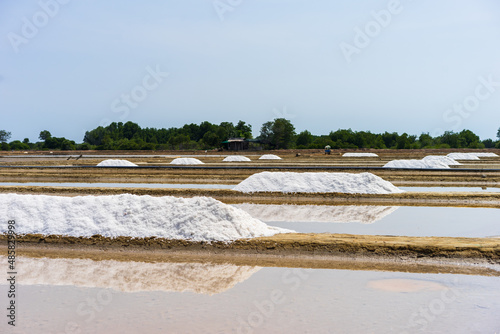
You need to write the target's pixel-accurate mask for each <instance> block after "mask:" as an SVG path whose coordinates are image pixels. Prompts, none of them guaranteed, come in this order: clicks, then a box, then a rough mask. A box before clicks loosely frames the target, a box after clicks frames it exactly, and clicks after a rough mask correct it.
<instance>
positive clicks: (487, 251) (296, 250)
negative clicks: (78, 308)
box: [0, 233, 500, 264]
mask: <svg viewBox="0 0 500 334" xmlns="http://www.w3.org/2000/svg"><path fill="white" fill-rule="evenodd" d="M16 241H17V243H18V244H19V245H18V248H19V249H21V248H22V247H23V244H59V245H66V246H70V247H74V246H82V245H83V246H93V247H97V248H101V249H106V248H114V249H125V248H126V249H147V250H174V251H175V250H177V251H178V250H183V251H202V252H207V253H214V254H217V253H232V252H235V253H239V254H246V255H252V254H254V255H255V254H271V255H282V256H290V255H291V256H300V255H319V256H325V255H337V256H342V255H349V256H362V257H368V258H377V257H378V258H387V257H407V258H428V259H440V260H453V259H467V260H473V261H478V262H482V263H490V264H500V239H498V238H453V237H406V236H403V237H399V236H377V235H375V236H373V235H351V234H328V233H321V234H314V233H308V234H304V233H287V234H277V235H274V236H272V237H261V238H253V239H239V240H235V241H233V242H228V243H226V242H197V241H187V240H170V239H165V238H156V237H146V238H132V237H116V238H111V237H104V236H101V235H94V236H92V237H70V236H61V235H41V234H26V235H21V236H17V238H16ZM6 243H7V236H6V235H5V234H3V235H0V244H1V245H6Z"/></svg>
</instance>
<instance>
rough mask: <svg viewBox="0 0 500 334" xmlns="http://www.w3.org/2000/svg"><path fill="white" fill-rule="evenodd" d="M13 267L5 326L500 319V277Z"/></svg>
mask: <svg viewBox="0 0 500 334" xmlns="http://www.w3.org/2000/svg"><path fill="white" fill-rule="evenodd" d="M1 258H2V259H5V257H4V256H3V257H1ZM44 266H46V267H47V270H43V269H42V268H43V267H44ZM125 268H130V271H128V270H126V269H125ZM204 268H205V269H207V270H202V269H204ZM49 269H50V270H49ZM79 270H81V271H82V273H88V274H86V275H75V272H77V271H79ZM32 271H33V272H32ZM19 272H20V273H24V275H21V274H20V275H19V285H18V289H19V291H21V293H20V294H19V297H18V303H19V305H22V316H23V321H20V322H19V323H18V324H17V326H16V327H15V328H14V329H11V328H9V329H7V323H6V322H1V323H0V331H2V332H6V331H7V330H8V332H12V333H25V332H29V333H68V332H70V333H118V332H120V333H129V332H160V331H161V332H169V333H185V332H189V333H251V332H254V333H272V332H280V333H283V332H286V333H297V332H301V333H302V332H303V333H331V332H335V333H338V332H341V333H363V332H369V333H387V332H396V333H417V332H433V333H449V332H453V333H495V332H496V331H497V330H498V328H499V326H500V320H499V319H498V317H497V316H496V315H497V314H498V313H499V312H500V290H499V289H498V277H488V276H474V275H458V274H446V273H441V274H425V273H423V274H418V273H406V272H384V271H363V270H337V269H302V268H274V267H265V268H259V267H248V266H243V267H239V266H235V265H229V264H224V265H216V264H201V263H172V264H169V263H165V264H164V263H150V264H147V263H135V262H121V263H119V262H118V261H93V260H85V259H44V258H33V259H30V258H24V257H20V258H19ZM100 273H102V274H104V275H105V276H104V277H100V276H99V274H100ZM37 274H39V275H37ZM129 275H130V276H129ZM127 277H130V278H131V279H132V281H128V280H126V278H127ZM160 277H164V278H165V279H163V280H161V279H160ZM132 282H137V283H136V284H132ZM6 293H7V285H6V283H4V282H2V283H0V294H2V295H6ZM360 314H362V315H363V316H362V317H360Z"/></svg>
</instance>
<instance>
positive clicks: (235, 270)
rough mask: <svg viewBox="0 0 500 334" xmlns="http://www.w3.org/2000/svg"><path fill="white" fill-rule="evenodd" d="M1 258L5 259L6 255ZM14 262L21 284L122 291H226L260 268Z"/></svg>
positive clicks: (23, 259) (77, 261)
mask: <svg viewBox="0 0 500 334" xmlns="http://www.w3.org/2000/svg"><path fill="white" fill-rule="evenodd" d="M0 259H1V260H2V261H7V259H6V257H5V256H0ZM17 265H18V267H19V268H20V274H19V276H18V277H19V281H18V283H19V284H23V285H36V284H43V285H73V286H78V287H92V288H105V289H108V288H109V289H113V290H117V291H123V292H140V291H178V292H184V291H191V292H196V293H204V294H209V295H213V294H216V293H221V292H224V291H227V290H229V289H231V288H232V287H234V286H235V285H236V284H237V283H240V282H243V281H245V280H247V279H248V278H250V277H251V276H252V275H253V274H254V273H256V272H257V271H259V270H260V269H261V268H259V267H250V266H241V267H240V266H236V265H232V264H212V263H161V262H160V263H144V262H122V261H114V260H104V261H93V260H89V259H48V258H41V259H40V258H29V257H18V258H17ZM23 269H24V270H23ZM21 270H22V272H21Z"/></svg>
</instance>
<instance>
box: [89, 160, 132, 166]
mask: <svg viewBox="0 0 500 334" xmlns="http://www.w3.org/2000/svg"><path fill="white" fill-rule="evenodd" d="M97 167H137V165H136V164H134V163H132V162H130V161H128V160H116V159H108V160H104V161H101V162H99V163H98V164H97Z"/></svg>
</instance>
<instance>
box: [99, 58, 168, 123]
mask: <svg viewBox="0 0 500 334" xmlns="http://www.w3.org/2000/svg"><path fill="white" fill-rule="evenodd" d="M145 70H146V75H144V77H143V78H142V81H141V83H140V84H138V85H135V86H134V87H132V89H131V90H130V91H129V92H127V93H122V94H121V95H120V96H119V97H117V98H116V99H114V100H113V102H111V111H112V112H114V113H117V114H120V120H125V119H126V118H127V117H128V116H129V114H130V109H135V108H137V107H138V106H139V104H140V103H141V102H142V101H144V100H145V99H146V98H147V97H148V96H149V94H150V93H151V92H152V91H154V90H156V89H158V87H159V86H160V84H161V83H163V81H164V80H165V78H167V77H168V76H169V73H168V72H163V71H162V70H161V69H160V65H156V67H155V68H154V69H153V68H152V67H151V66H146V69H145ZM103 121H105V120H103ZM103 121H101V123H102V122H103Z"/></svg>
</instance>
